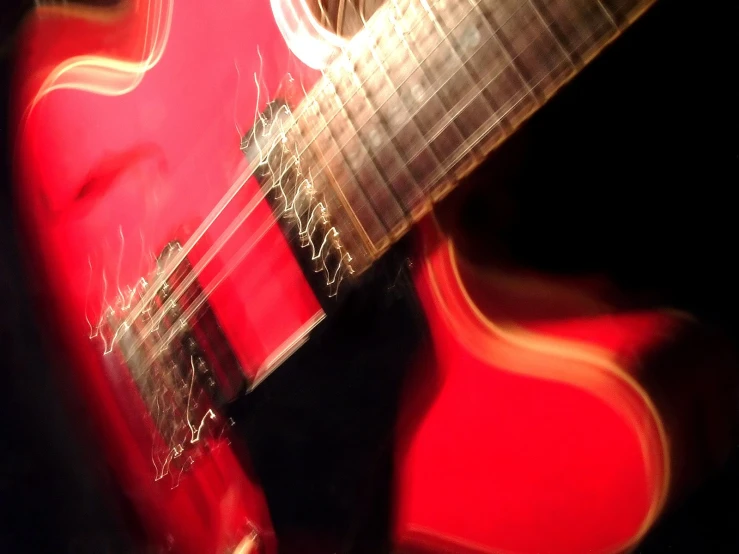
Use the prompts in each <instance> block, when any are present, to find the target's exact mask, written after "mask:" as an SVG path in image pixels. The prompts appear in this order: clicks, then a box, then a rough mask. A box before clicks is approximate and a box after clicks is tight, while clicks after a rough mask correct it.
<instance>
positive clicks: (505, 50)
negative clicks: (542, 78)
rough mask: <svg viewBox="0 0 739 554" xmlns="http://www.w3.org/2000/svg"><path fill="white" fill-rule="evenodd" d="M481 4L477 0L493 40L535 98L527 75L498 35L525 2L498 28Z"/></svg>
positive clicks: (477, 5) (478, 7) (477, 6)
mask: <svg viewBox="0 0 739 554" xmlns="http://www.w3.org/2000/svg"><path fill="white" fill-rule="evenodd" d="M480 4H481V1H479V2H477V4H476V8H477V10H478V11H479V12H480V15H481V16H482V18H483V19H484V20H485V21H486V22H487V25H488V27H489V28H490V31H491V32H492V37H493V40H495V43H496V44H497V45H498V47H499V48H500V51H501V52H502V53H503V56H505V58H506V59H507V60H508V65H509V66H510V67H511V68H512V69H513V71H514V72H515V73H516V75H517V76H518V78H519V80H520V81H521V83H522V84H523V85H524V87H525V88H526V90H527V92H528V94H529V95H530V96H531V97H533V98H534V99H536V95H535V94H534V91H533V90H532V88H531V86H530V85H529V83H528V79H526V78H525V77H524V76H523V74H522V73H521V71H520V70H519V69H518V67H517V66H516V64H515V63H513V60H514V59H515V58H514V57H513V56H512V55H511V53H510V52H509V51H508V48H506V46H505V45H504V44H503V41H502V40H500V37H499V36H498V31H500V30H501V29H502V28H503V26H504V25H506V24H507V23H508V22H509V21H511V20H512V19H513V17H515V16H516V15H517V14H518V12H519V11H520V10H521V9H522V8H523V6H524V4H525V2H521V3H520V4H519V5H518V7H517V8H516V9H515V10H514V11H513V12H512V13H511V15H510V16H508V18H507V19H506V20H505V21H504V22H502V23H500V24H499V25H498V28H497V29H493V26H492V24H491V23H490V20H489V19H488V17H487V15H485V12H483V11H482V9H481V8H480ZM532 42H533V41H532ZM530 45H531V43H529V45H527V47H528V46H530ZM516 57H518V56H516Z"/></svg>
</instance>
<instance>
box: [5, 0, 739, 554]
mask: <svg viewBox="0 0 739 554" xmlns="http://www.w3.org/2000/svg"><path fill="white" fill-rule="evenodd" d="M186 1H187V0H186ZM31 4H32V2H25V3H24V2H21V1H20V0H18V1H16V2H12V1H10V0H5V4H4V5H3V7H2V8H0V13H1V14H2V15H1V16H0V23H1V24H2V25H1V27H2V29H0V31H1V32H2V36H1V37H0V40H1V41H2V45H3V46H2V50H0V56H2V59H0V64H1V67H0V70H1V73H2V83H1V84H0V91H1V93H2V95H1V96H0V102H1V103H2V108H3V119H2V124H0V130H1V131H2V135H3V137H2V139H3V142H2V154H3V157H2V178H1V179H0V349H1V350H0V360H1V361H0V376H1V377H2V380H1V381H0V382H1V383H2V385H1V386H0V391H1V392H0V394H1V395H2V397H1V398H0V410H1V411H0V421H1V422H2V423H0V514H1V515H2V525H0V550H1V551H3V552H13V553H14V552H19V553H24V552H60V553H61V552H70V553H88V552H89V553H91V554H92V553H119V552H120V553H123V552H126V553H128V552H134V550H133V549H132V548H131V547H130V546H129V544H128V539H127V537H126V534H125V532H124V530H123V524H122V523H121V519H120V517H119V515H117V514H118V512H117V511H116V510H115V509H114V508H113V506H112V503H111V497H110V490H111V489H112V488H113V483H111V482H109V479H110V477H109V476H108V475H107V474H106V472H105V466H104V464H103V461H102V460H101V459H99V458H98V457H97V454H96V452H95V448H94V444H93V443H92V442H91V441H90V437H89V436H87V433H86V432H85V431H84V429H85V428H84V426H81V425H80V423H79V422H78V421H77V420H76V419H75V417H74V415H75V414H74V412H72V411H70V410H69V409H67V407H66V406H65V402H64V398H67V397H69V394H68V393H69V391H66V390H65V386H64V380H63V379H59V378H58V377H57V375H58V372H64V371H70V370H71V369H72V368H67V367H63V366H62V367H58V366H59V364H58V363H57V362H58V361H57V360H56V359H55V358H54V353H53V352H44V351H42V349H41V348H40V343H41V337H43V336H44V334H45V333H50V332H53V331H52V330H49V329H43V328H41V327H40V326H39V325H38V324H37V323H36V319H35V317H34V314H33V313H32V308H31V306H32V305H33V299H34V297H35V295H36V291H34V290H33V289H32V288H31V287H29V286H28V283H29V279H28V278H27V277H26V276H25V274H24V267H23V261H24V256H23V246H22V243H21V242H19V237H18V231H17V225H16V221H15V216H14V212H13V206H12V188H11V177H10V163H11V161H12V160H11V153H10V152H11V144H9V143H8V138H9V136H10V135H11V130H10V129H9V128H8V125H7V121H8V114H7V110H8V88H9V79H10V74H11V69H12V32H13V30H14V28H15V26H16V25H17V21H18V19H19V17H20V15H21V14H22V13H23V11H24V10H25V9H27V8H28V7H29V6H30V5H31ZM5 6H7V8H6V7H5ZM204 9H208V7H207V6H206V4H205V3H204ZM736 11H737V10H736V6H733V5H731V3H729V2H708V3H697V2H687V1H672V2H668V1H666V0H664V1H661V2H658V5H657V6H656V7H655V8H654V9H653V10H652V11H651V12H650V13H648V14H647V15H646V16H645V17H644V18H643V20H642V21H640V22H639V23H638V24H637V25H636V26H635V27H634V28H633V29H631V30H630V31H629V32H628V33H627V35H626V36H624V37H623V38H622V39H621V40H619V41H618V42H617V43H616V44H615V45H613V47H611V48H610V49H609V50H608V51H607V52H605V53H604V54H603V55H602V56H601V57H600V58H599V59H598V60H597V61H596V62H594V63H593V65H592V66H591V67H589V68H587V69H586V70H585V71H584V72H583V74H582V75H580V76H579V77H578V79H576V80H575V82H574V83H573V84H571V85H570V86H568V87H567V89H566V90H564V91H563V92H562V93H561V94H559V95H558V96H557V97H556V98H555V99H553V100H552V101H551V103H550V104H549V105H548V106H547V107H546V108H545V109H544V110H542V111H541V112H540V113H539V114H537V115H536V116H535V117H534V118H533V119H532V120H531V121H530V122H529V124H527V125H526V127H525V129H524V130H523V132H522V133H521V134H520V136H518V137H516V138H515V139H514V141H513V142H511V144H510V145H508V146H506V148H504V149H502V150H501V151H500V152H499V153H498V159H497V161H496V160H495V159H494V160H493V161H491V163H490V164H487V166H486V167H485V168H483V169H482V171H481V173H480V175H478V178H477V180H478V181H481V184H482V183H483V182H484V183H490V184H491V185H496V186H495V187H493V186H478V187H476V188H475V190H474V191H473V192H472V193H471V196H469V197H468V199H467V200H466V201H465V202H464V211H463V213H464V217H463V222H464V226H465V231H466V234H468V235H471V236H474V237H476V240H475V243H476V244H477V245H478V246H480V245H481V246H480V247H481V248H482V250H483V251H484V250H485V248H488V249H492V248H493V245H495V248H496V249H497V252H496V254H499V255H504V256H507V257H508V258H510V259H511V260H514V261H515V262H516V263H518V264H521V265H526V266H531V267H535V268H537V269H540V270H543V271H548V272H554V273H566V274H584V273H591V272H602V273H606V274H608V275H610V276H611V277H612V278H614V279H615V280H616V282H617V283H618V284H619V285H620V286H621V287H622V288H624V289H625V290H627V291H629V293H630V294H633V295H634V296H636V297H639V298H643V299H644V301H645V302H646V303H650V304H654V305H657V304H669V305H673V306H676V307H678V308H681V309H686V310H689V311H691V312H693V313H695V314H696V315H698V316H699V317H700V318H702V319H704V320H706V321H708V322H709V323H711V324H713V325H715V326H717V327H718V328H720V329H722V330H723V331H724V332H725V333H726V334H728V335H729V336H730V337H732V339H733V340H734V341H735V342H737V337H738V333H739V328H737V318H736V310H737V308H738V307H739V305H738V303H737V294H736V287H737V282H738V278H739V273H738V272H737V270H736V269H735V266H736V260H735V257H736V253H737V246H736V238H737V236H738V233H737V231H739V229H737V225H736V221H737V207H736V202H735V200H734V197H735V192H734V190H733V189H734V188H735V187H736V185H737V183H738V182H739V144H738V141H737V135H736V133H737V131H736V130H737V128H739V127H738V126H737V123H739V121H738V118H737V106H736V103H737V94H736V87H735V85H734V81H735V80H736V75H735V73H736V69H735V68H736V65H737V62H736V59H735V58H736V54H737V53H738V52H739V48H737V46H738V45H737V39H736V37H737V36H739V34H738V33H737V31H736V28H735V21H737V17H736V15H737V14H736ZM501 156H510V160H503V161H505V162H506V163H505V165H507V166H510V167H508V169H507V170H506V171H505V173H502V172H495V171H493V170H494V169H495V168H496V166H499V165H501V163H500V162H501V160H500V157H501ZM385 277H387V276H385ZM403 286H405V285H403ZM381 302H382V300H381V299H380V298H378V297H376V296H375V297H369V296H368V297H366V298H365V299H363V300H362V299H357V300H356V309H355V310H354V311H355V314H354V316H352V315H351V314H352V310H349V311H348V312H347V313H348V315H346V316H345V317H346V319H344V320H342V321H341V322H340V326H339V328H338V329H337V330H335V331H334V332H335V333H336V335H335V336H332V337H324V338H323V339H322V340H321V339H320V338H319V340H318V341H317V342H316V343H315V344H314V345H312V346H311V348H312V350H310V349H306V350H305V351H304V352H301V354H300V356H302V358H301V357H300V356H298V357H296V358H295V359H294V360H293V361H292V362H291V364H292V365H289V366H286V368H284V369H285V371H283V372H282V373H278V374H277V375H276V376H275V378H274V381H273V382H272V383H271V384H270V387H269V388H265V389H262V390H261V392H260V394H261V397H260V398H256V399H254V403H253V405H251V406H246V407H241V409H243V410H244V412H243V413H242V414H241V416H242V417H245V418H246V420H248V421H250V422H251V423H250V426H249V427H247V429H246V434H247V436H248V437H249V438H250V440H251V441H252V442H253V443H254V446H255V448H261V449H262V453H263V456H262V458H261V459H260V460H257V463H256V465H257V466H259V463H262V464H263V466H262V467H257V469H258V470H260V472H261V473H262V475H265V476H267V477H266V479H268V480H270V481H269V482H267V483H265V486H266V488H267V489H269V488H270V487H271V488H272V490H273V491H275V492H274V494H273V495H272V497H271V498H270V504H271V506H270V507H271V509H272V511H273V513H274V515H275V519H276V522H277V523H278V524H282V525H284V526H286V527H290V528H291V529H311V530H312V531H315V530H319V534H320V535H322V536H329V537H331V538H329V539H326V540H325V542H324V543H323V544H329V545H331V547H332V548H336V549H337V551H340V552H371V550H367V548H368V546H367V545H369V544H372V541H371V540H369V539H368V537H374V538H378V537H380V535H381V534H382V530H383V529H384V528H385V525H386V521H387V513H386V509H387V504H388V497H387V495H388V482H389V476H390V474H391V472H392V466H391V463H390V444H391V439H392V436H391V431H392V426H393V416H394V411H393V410H394V409H395V407H394V403H395V399H396V393H397V390H398V388H399V387H400V382H401V379H400V377H401V374H400V372H398V373H396V372H395V371H393V370H392V369H393V367H392V366H391V365H389V364H386V363H384V362H383V360H384V359H385V358H386V357H390V356H392V355H393V352H397V350H398V349H399V348H400V346H399V345H400V344H405V343H407V341H412V340H413V339H417V338H418V337H417V336H416V335H415V333H416V332H417V330H418V327H417V326H416V325H411V324H410V323H409V321H410V320H408V321H405V320H404V319H403V318H404V317H408V314H409V313H410V312H408V311H407V310H406V307H403V306H400V305H399V304H397V303H395V304H394V303H393V302H392V301H389V300H388V302H387V304H386V305H385V309H386V312H385V316H386V317H389V318H395V319H396V321H397V322H398V324H399V326H398V327H392V326H383V325H381V322H378V321H375V322H368V321H367V320H366V319H365V315H366V313H368V310H369V309H370V307H372V308H376V307H377V305H378V304H381ZM368 304H372V306H368ZM352 317H353V318H354V319H352ZM405 323H408V325H405ZM350 328H351V329H353V330H352V331H350V330H349V329H350ZM404 328H408V329H412V330H413V335H412V336H411V333H409V334H408V335H407V336H401V333H402V329H404ZM365 333H366V334H371V333H374V336H375V338H376V340H377V341H378V342H377V344H378V346H377V348H373V349H372V350H371V351H368V353H367V354H366V355H363V354H362V353H361V352H359V351H358V349H359V347H360V345H361V344H362V340H360V339H362V338H363V337H365ZM327 343H330V344H332V345H333V346H332V348H328V349H325V348H324V349H323V350H322V352H320V353H319V352H318V350H319V349H320V348H319V347H320V346H321V345H323V346H324V347H325V346H326V344H327ZM337 345H339V346H338V347H337ZM319 354H320V355H323V356H326V357H327V359H331V364H322V363H319V362H318V361H317V356H319ZM307 359H310V360H311V362H310V363H301V362H305V360H307ZM396 361H399V360H396ZM400 361H402V360H400ZM400 365H402V364H400ZM377 366H382V367H383V368H384V371H383V372H382V373H381V374H380V375H379V378H377V379H375V378H373V377H374V376H373V371H372V369H373V368H374V367H377ZM306 371H313V372H315V373H314V374H313V375H308V374H306ZM270 398H271V399H272V400H270ZM275 398H279V399H280V401H279V402H276V401H275V400H274V399H275ZM260 402H261V403H262V404H261V405H262V407H261V408H260ZM265 402H271V403H270V404H268V406H269V408H268V409H266V408H265V407H264V403H265ZM260 409H261V410H262V412H261V413H260V412H259V410H260ZM268 415H269V416H274V417H267V416H268ZM357 429H362V430H363V432H360V433H358V432H357ZM276 436H277V437H280V440H279V441H275V442H274V444H272V443H271V442H270V437H276ZM340 449H343V451H342V453H341V454H340V455H338V456H337V451H338V450H340ZM290 459H292V461H291V463H290V464H285V465H284V466H282V467H280V466H279V465H278V462H276V461H275V460H282V461H285V460H290ZM299 460H305V463H300V462H299ZM280 471H284V475H281V474H280ZM301 472H305V473H301ZM316 499H318V500H319V502H318V504H317V505H316V504H315V503H316ZM738 521H739V447H737V449H736V450H735V452H734V454H733V456H732V458H731V460H730V463H729V464H728V465H727V466H726V467H725V468H724V469H723V470H722V471H721V472H719V473H717V474H715V475H713V476H712V477H711V478H710V479H709V480H708V482H707V483H705V484H704V485H703V486H702V487H701V488H700V489H699V490H698V491H697V492H695V493H693V494H691V495H690V496H689V497H688V498H686V499H684V500H682V501H681V502H680V504H679V505H678V506H676V508H675V509H674V510H673V511H672V512H671V513H669V514H667V515H666V516H665V517H664V518H663V519H662V520H661V521H660V522H659V523H658V524H657V526H656V527H655V528H654V530H653V531H652V532H651V533H650V534H649V535H648V536H647V538H646V539H645V541H644V542H643V544H642V545H641V546H640V547H639V548H638V549H637V552H639V553H643V554H655V553H661V552H671V553H691V554H692V553H696V552H712V553H713V552H715V553H723V552H727V553H728V552H737V551H739V525H738V524H737V522H738ZM296 540H299V539H296ZM378 540H379V542H378V543H375V544H382V538H381V537H380V538H379V539H378ZM363 548H364V549H363ZM378 548H379V547H378ZM318 550H319V551H320V548H318ZM332 551H334V550H332Z"/></svg>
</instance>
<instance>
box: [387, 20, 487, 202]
mask: <svg viewBox="0 0 739 554" xmlns="http://www.w3.org/2000/svg"><path fill="white" fill-rule="evenodd" d="M471 11H472V9H471V8H470V10H469V12H468V13H470V12H471ZM423 13H426V12H425V11H423ZM465 15H467V14H465ZM419 19H425V18H423V17H419ZM462 21H463V20H460V22H459V23H458V24H457V25H455V29H456V28H458V27H459V26H460V25H461V24H462ZM395 31H396V33H397V34H398V38H399V39H400V41H401V42H402V44H403V46H404V49H405V51H406V52H407V53H408V55H409V56H410V57H411V58H412V59H413V60H414V66H415V69H414V70H413V71H411V73H410V74H409V75H408V77H407V78H406V79H405V80H404V83H402V84H401V85H399V86H398V87H397V89H396V92H397V94H398V96H399V97H402V96H401V95H400V94H399V92H400V88H401V87H402V86H404V84H406V83H407V81H408V79H410V78H411V77H412V76H413V75H415V74H417V72H418V74H419V75H420V74H423V78H424V79H425V80H426V81H427V82H428V83H429V85H430V86H429V91H428V100H426V101H425V102H423V103H422V104H421V105H420V106H418V107H417V108H415V109H413V108H412V110H413V111H410V110H408V111H409V114H410V117H411V118H412V119H413V121H414V123H415V124H416V126H417V127H418V128H419V130H421V138H422V140H423V141H425V145H424V146H422V147H421V149H420V150H419V151H418V152H416V154H415V155H414V156H413V157H412V158H411V160H413V159H415V158H416V157H417V156H418V155H419V154H420V153H421V152H423V150H424V149H427V150H429V151H430V152H432V153H433V156H434V158H435V159H436V160H438V162H437V165H438V164H440V163H441V160H442V156H443V155H444V154H443V153H442V154H441V155H440V154H439V153H438V152H437V150H439V149H440V147H439V146H438V145H435V144H434V142H433V141H432V140H429V139H428V136H427V135H428V133H429V131H430V129H432V128H433V125H431V126H429V125H427V124H425V123H424V124H423V125H422V126H421V125H419V123H418V121H417V118H418V116H419V114H420V113H422V111H423V108H425V107H426V106H427V105H428V103H429V102H434V101H435V102H438V103H439V105H440V106H441V108H442V112H443V113H448V111H449V105H448V103H447V102H446V101H445V98H444V95H442V94H439V92H440V91H441V90H442V89H443V88H444V86H445V85H446V83H448V82H449V81H450V80H451V77H452V76H453V75H454V73H456V71H457V68H453V69H452V74H451V75H450V77H449V78H448V79H444V80H443V81H442V78H441V77H439V74H438V73H436V74H435V76H432V75H431V71H432V69H430V68H429V67H428V66H427V60H428V59H429V58H431V57H432V56H433V55H434V54H436V53H437V52H438V51H439V48H440V47H441V45H442V44H443V43H444V39H445V38H447V37H448V34H444V33H438V35H440V36H439V42H438V43H436V44H435V45H434V46H433V47H432V48H431V51H430V52H429V53H428V54H426V55H425V56H424V57H423V59H421V60H419V58H418V56H417V55H416V53H415V52H414V49H413V48H411V46H410V43H409V42H408V40H407V39H406V37H405V33H403V31H402V30H400V29H398V27H397V26H396V27H395ZM451 32H452V30H450V31H449V33H451ZM440 81H441V84H440V85H439V86H435V85H436V84H437V83H439V82H440ZM453 124H454V129H455V131H456V135H457V136H458V140H461V141H462V142H463V141H464V134H463V133H462V131H461V129H459V127H458V125H456V123H453ZM451 125H452V123H450V125H448V126H446V127H445V130H446V129H447V128H449V127H450V126H451ZM422 127H423V128H422ZM425 180H426V179H425V176H424V178H423V180H422V182H421V188H422V190H423V191H424V193H426V192H427V191H429V188H428V187H426V185H425ZM449 186H451V183H449Z"/></svg>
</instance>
